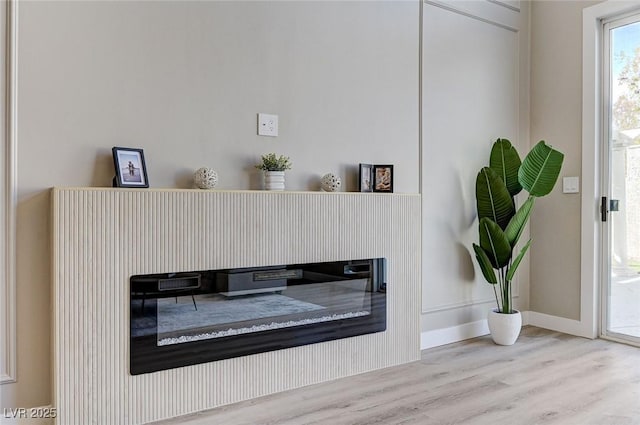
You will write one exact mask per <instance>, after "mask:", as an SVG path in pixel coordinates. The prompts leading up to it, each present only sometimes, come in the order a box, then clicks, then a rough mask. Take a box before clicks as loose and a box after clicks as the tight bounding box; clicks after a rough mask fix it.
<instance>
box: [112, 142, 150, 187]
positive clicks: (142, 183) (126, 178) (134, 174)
mask: <svg viewBox="0 0 640 425" xmlns="http://www.w3.org/2000/svg"><path fill="white" fill-rule="evenodd" d="M112 152H113V165H114V166H115V169H116V176H115V177H114V178H113V186H114V187H149V179H148V178H147V166H146V165H145V163H144V153H143V152H142V149H134V148H121V147H114V148H113V149H112Z"/></svg>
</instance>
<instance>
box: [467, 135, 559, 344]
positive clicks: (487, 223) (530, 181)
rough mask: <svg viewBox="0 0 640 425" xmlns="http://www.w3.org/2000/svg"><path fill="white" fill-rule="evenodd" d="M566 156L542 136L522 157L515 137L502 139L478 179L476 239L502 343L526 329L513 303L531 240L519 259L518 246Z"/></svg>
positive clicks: (495, 332) (494, 330) (492, 320)
mask: <svg viewBox="0 0 640 425" xmlns="http://www.w3.org/2000/svg"><path fill="white" fill-rule="evenodd" d="M563 159H564V155H563V154H562V153H561V152H559V151H557V150H555V149H553V148H552V147H551V146H549V145H547V144H546V143H545V142H544V141H540V142H538V144H537V145H535V146H534V147H533V149H531V151H530V152H529V153H528V154H527V156H526V157H525V158H524V160H523V161H521V160H520V155H519V154H518V151H517V150H516V148H515V147H514V146H512V145H511V142H509V140H507V139H498V140H496V142H495V143H494V144H493V147H492V149H491V155H490V158H489V166H488V167H483V168H482V169H481V170H480V172H479V173H478V176H477V178H476V206H477V211H478V219H479V233H480V244H479V245H476V244H473V250H474V251H475V254H476V259H477V261H478V264H479V265H480V270H481V271H482V274H483V276H484V278H485V279H486V280H487V282H489V283H490V284H491V285H492V286H493V291H494V294H495V297H496V304H497V309H495V310H493V311H492V312H490V313H489V329H490V330H491V336H492V337H493V340H494V341H495V342H496V343H497V344H501V345H511V344H513V343H514V342H515V341H516V339H517V338H518V335H519V334H520V327H521V325H522V319H521V317H520V312H518V311H517V310H514V308H513V303H512V291H511V282H512V280H513V277H514V275H515V272H516V270H517V269H518V266H519V265H520V262H521V261H522V259H523V258H524V256H525V254H526V253H527V250H528V249H529V246H530V245H531V239H529V241H527V242H526V243H525V244H524V246H523V247H522V248H521V249H520V251H519V253H518V255H517V256H515V258H514V251H515V248H516V244H517V243H518V241H519V239H520V236H521V235H522V232H523V231H524V228H525V227H526V224H527V222H528V221H529V216H530V215H531V210H532V208H533V204H534V201H535V199H536V198H538V197H541V196H545V195H547V194H549V192H551V190H552V189H553V187H554V185H555V184H556V181H557V180H558V175H559V174H560V169H561V168H562V161H563ZM523 188H524V189H525V190H526V191H527V192H529V196H528V197H527V199H526V200H525V201H524V202H523V203H522V205H521V206H520V207H519V208H518V209H517V210H516V207H515V196H516V195H517V194H518V193H520V191H521V190H522V189H523ZM496 271H497V273H496ZM503 334H504V335H503Z"/></svg>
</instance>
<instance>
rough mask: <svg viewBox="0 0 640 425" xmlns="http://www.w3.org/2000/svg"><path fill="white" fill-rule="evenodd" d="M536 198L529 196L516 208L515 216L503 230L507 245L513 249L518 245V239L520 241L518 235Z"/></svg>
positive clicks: (522, 229)
mask: <svg viewBox="0 0 640 425" xmlns="http://www.w3.org/2000/svg"><path fill="white" fill-rule="evenodd" d="M535 199H536V198H534V197H532V196H530V197H529V198H527V200H526V201H525V202H524V204H522V205H521V206H520V208H518V211H516V214H515V215H514V216H513V217H511V220H510V221H509V224H508V225H507V228H506V229H505V230H504V234H505V235H507V239H509V243H510V244H511V247H512V248H513V247H515V246H516V244H517V243H518V239H520V235H522V232H523V231H524V227H525V226H526V224H527V221H529V216H530V215H531V210H532V208H533V202H534V201H535Z"/></svg>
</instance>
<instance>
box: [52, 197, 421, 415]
mask: <svg viewBox="0 0 640 425" xmlns="http://www.w3.org/2000/svg"><path fill="white" fill-rule="evenodd" d="M52 201H53V205H52V207H53V256H54V259H53V312H54V313H53V315H54V317H53V319H54V320H53V351H54V352H53V374H54V378H53V386H54V388H53V394H54V401H53V405H54V406H55V407H56V408H57V409H58V418H57V423H58V424H64V425H72V424H78V425H88V424H144V423H149V422H153V421H157V420H161V419H165V418H171V417H176V416H180V415H185V414H189V413H193V412H198V411H201V410H205V409H210V408H213V407H216V406H221V405H224V404H229V403H233V402H237V401H241V400H246V399H250V398H254V397H259V396H264V395H267V394H271V393H275V392H279V391H284V390H288V389H292V388H297V387H301V386H305V385H309V384H314V383H318V382H322V381H327V380H332V379H336V378H340V377H344V376H349V375H354V374H358V373H363V372H367V371H370V370H374V369H379V368H384V367H388V366H392V365H397V364H401V363H406V362H410V361H414V360H418V359H419V357H420V351H419V334H420V332H419V323H420V321H419V314H420V305H419V302H420V234H421V232H420V197H419V195H413V194H411V195H404V194H360V193H320V192H282V193H273V192H261V191H260V192H259V191H195V190H146V189H145V190H140V189H137V190H136V189H132V190H127V189H96V188H55V189H53V196H52ZM377 257H385V258H387V261H388V270H387V282H388V287H387V330H386V331H385V332H380V333H375V334H368V335H362V336H357V337H351V338H346V339H340V340H335V341H329V342H323V343H318V344H312V345H306V346H302V347H295V348H289V349H284V350H279V351H272V352H267V353H261V354H255V355H250V356H245V357H239V358H233V359H228V360H222V361H217V362H211V363H205V364H198V365H195V366H187V367H181V368H176V369H170V370H165V371H160V372H154V373H149V374H143V375H137V376H132V375H130V374H129V364H128V363H129V332H130V331H129V278H130V277H131V276H132V275H136V274H150V273H170V272H179V271H189V270H207V269H223V268H238V267H249V266H256V265H275V264H287V263H292V264H296V263H306V262H316V261H335V260H347V259H360V258H377Z"/></svg>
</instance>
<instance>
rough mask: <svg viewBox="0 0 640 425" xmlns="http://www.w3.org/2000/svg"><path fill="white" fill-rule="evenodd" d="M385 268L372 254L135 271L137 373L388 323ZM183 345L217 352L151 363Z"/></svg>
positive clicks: (133, 326) (382, 326)
mask: <svg viewBox="0 0 640 425" xmlns="http://www.w3.org/2000/svg"><path fill="white" fill-rule="evenodd" d="M385 269H386V263H385V260H384V259H373V260H357V261H339V262H331V263H311V264H302V265H286V266H270V267H260V268H242V269H228V270H210V271H201V272H190V273H168V274H156V275H145V276H133V277H132V278H131V316H130V317H131V341H132V353H131V370H132V373H133V374H136V373H144V372H147V371H150V370H160V369H162V368H167V367H176V365H184V364H194V363H198V362H202V361H204V359H208V360H217V359H221V358H229V357H235V356H238V355H246V354H252V353H255V352H262V351H270V350H273V349H280V348H286V347H291V346H296V345H303V344H307V343H313V342H320V341H325V340H331V339H337V338H343V337H347V336H353V335H360V334H363V333H370V332H378V331H381V330H384V329H385V328H386V308H385V306H386V301H385V295H386V294H385V292H386V281H385V276H386V270H385ZM301 329H302V330H304V329H308V330H307V332H306V334H305V333H304V332H301ZM252 336H253V337H254V338H253V339H250V340H247V339H246V338H247V337H252ZM247 341H249V342H247ZM202 344H209V345H207V346H203V345H202ZM211 344H213V345H211ZM154 346H155V347H157V348H155V349H154V348H153V347H154ZM181 346H184V347H185V349H187V348H186V347H187V346H188V347H189V348H188V350H189V352H193V350H194V349H196V348H198V347H203V353H204V352H207V351H211V350H215V352H216V354H215V355H214V354H210V353H209V354H202V355H200V357H199V358H197V359H195V360H194V359H186V360H185V361H184V362H178V363H176V362H174V361H168V360H167V361H165V360H160V363H162V362H165V363H166V362H168V363H170V364H166V365H164V366H166V367H153V368H151V369H149V367H150V366H148V365H149V364H150V363H153V362H154V361H158V358H159V359H163V358H168V356H166V354H167V353H175V354H180V353H181V350H182V349H181V348H180V347H181ZM171 347H175V348H171ZM205 347H206V348H205ZM167 350H169V351H167ZM172 350H173V351H172ZM196 351H197V350H196ZM154 353H155V354H156V355H157V356H156V357H154ZM140 365H144V366H142V367H141V369H142V370H141V371H138V372H136V370H137V369H139V367H138V366H140Z"/></svg>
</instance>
